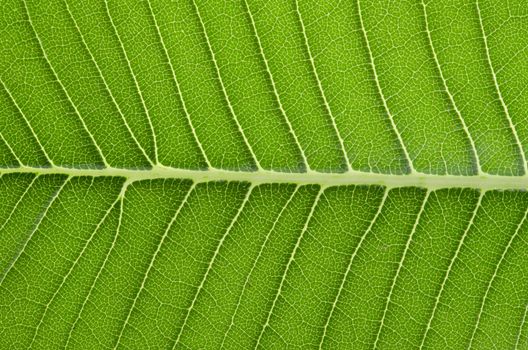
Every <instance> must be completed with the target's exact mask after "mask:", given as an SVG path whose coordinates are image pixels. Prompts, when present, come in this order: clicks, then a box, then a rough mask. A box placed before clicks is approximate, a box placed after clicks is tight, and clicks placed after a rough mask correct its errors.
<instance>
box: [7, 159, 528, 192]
mask: <svg viewBox="0 0 528 350" xmlns="http://www.w3.org/2000/svg"><path fill="white" fill-rule="evenodd" d="M4 174H36V175H47V174H50V175H51V174H61V175H66V176H92V177H101V176H106V177H123V178H126V179H127V180H128V182H135V181H141V180H154V179H190V180H192V181H193V182H196V183H200V182H209V181H228V182H229V181H242V182H244V181H245V182H250V183H252V184H255V185H258V184H265V183H292V184H299V185H306V184H318V185H321V186H322V187H332V186H345V185H380V186H386V187H387V188H397V187H422V188H427V189H430V190H436V189H441V188H474V189H480V190H485V191H487V190H526V189H528V175H522V176H504V175H489V174H486V175H471V176H465V175H436V174H424V173H411V174H379V173H369V172H361V171H347V172H343V173H331V172H328V173H323V172H316V171H308V172H302V173H301V172H297V173H296V172H278V171H271V170H258V171H234V170H223V169H209V170H190V169H179V168H172V167H166V166H162V165H156V166H154V167H152V168H150V169H145V170H140V169H121V168H102V169H82V168H66V167H56V166H55V167H48V168H37V167H27V166H23V167H17V168H4V169H1V170H0V175H4Z"/></svg>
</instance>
